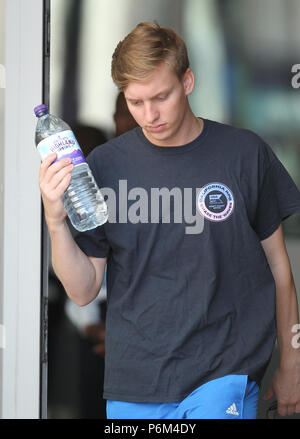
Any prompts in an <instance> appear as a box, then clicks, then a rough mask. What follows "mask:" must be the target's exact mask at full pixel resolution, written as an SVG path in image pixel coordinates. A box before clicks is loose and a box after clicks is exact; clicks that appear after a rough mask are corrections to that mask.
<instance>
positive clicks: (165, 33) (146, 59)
mask: <svg viewBox="0 0 300 439" xmlns="http://www.w3.org/2000/svg"><path fill="white" fill-rule="evenodd" d="M162 62H167V63H168V64H170V65H171V67H172V68H173V69H174V72H175V73H176V75H177V76H178V78H179V79H181V78H182V76H183V74H184V73H185V72H186V70H187V69H188V68H189V59H188V53H187V48H186V45H185V42H184V41H183V39H182V38H181V37H180V36H179V35H178V34H177V33H176V32H174V31H173V30H172V29H170V28H167V27H161V26H159V24H157V23H156V22H143V23H140V24H138V25H137V26H136V28H135V29H133V31H132V32H131V33H130V34H128V35H127V36H126V37H125V39H124V40H123V41H120V42H119V44H118V45H117V47H116V49H115V51H114V54H113V57H112V65H111V74H112V78H113V81H114V82H115V84H116V85H117V86H118V88H119V89H120V90H124V88H125V87H126V86H127V85H128V83H129V82H130V81H143V80H145V79H147V78H149V77H150V75H151V73H153V71H154V70H155V69H156V68H157V67H158V66H159V65H160V64H161V63H162Z"/></svg>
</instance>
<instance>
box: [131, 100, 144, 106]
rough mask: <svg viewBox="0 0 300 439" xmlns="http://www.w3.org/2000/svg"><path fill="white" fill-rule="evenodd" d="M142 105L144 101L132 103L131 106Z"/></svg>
mask: <svg viewBox="0 0 300 439" xmlns="http://www.w3.org/2000/svg"><path fill="white" fill-rule="evenodd" d="M141 103H142V101H131V105H135V106H137V105H140V104H141Z"/></svg>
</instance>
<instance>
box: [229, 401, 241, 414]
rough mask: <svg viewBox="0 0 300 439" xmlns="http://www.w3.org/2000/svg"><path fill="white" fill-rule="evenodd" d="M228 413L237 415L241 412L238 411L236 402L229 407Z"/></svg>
mask: <svg viewBox="0 0 300 439" xmlns="http://www.w3.org/2000/svg"><path fill="white" fill-rule="evenodd" d="M226 413H227V414H228V415H236V416H238V415H239V412H238V411H237V409H236V405H235V403H233V404H231V406H230V407H228V409H227V410H226Z"/></svg>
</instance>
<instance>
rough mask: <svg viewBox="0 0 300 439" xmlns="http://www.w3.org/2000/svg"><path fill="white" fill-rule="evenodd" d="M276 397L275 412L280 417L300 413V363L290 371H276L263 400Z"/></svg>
mask: <svg viewBox="0 0 300 439" xmlns="http://www.w3.org/2000/svg"><path fill="white" fill-rule="evenodd" d="M274 395H276V398H277V411H278V414H279V415H280V416H291V415H293V414H294V413H300V362H298V364H297V365H295V367H293V368H291V369H285V370H283V369H281V368H279V369H277V370H276V372H275V374H274V376H273V378H272V380H271V383H270V385H269V387H268V390H267V392H266V394H265V396H264V400H268V399H270V398H272V397H273V396H274Z"/></svg>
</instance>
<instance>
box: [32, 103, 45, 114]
mask: <svg viewBox="0 0 300 439" xmlns="http://www.w3.org/2000/svg"><path fill="white" fill-rule="evenodd" d="M34 113H35V115H36V116H38V115H39V114H41V113H48V107H47V106H46V105H44V104H42V105H38V106H37V107H35V109H34Z"/></svg>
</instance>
